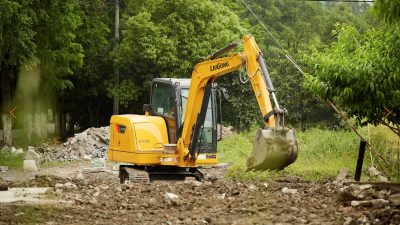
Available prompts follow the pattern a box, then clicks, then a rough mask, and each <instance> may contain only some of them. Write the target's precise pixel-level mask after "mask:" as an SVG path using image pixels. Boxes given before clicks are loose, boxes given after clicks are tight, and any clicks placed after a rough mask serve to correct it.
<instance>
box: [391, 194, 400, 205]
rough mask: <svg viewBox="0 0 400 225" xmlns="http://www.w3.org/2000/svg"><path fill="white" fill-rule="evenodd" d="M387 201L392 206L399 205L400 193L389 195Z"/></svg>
mask: <svg viewBox="0 0 400 225" xmlns="http://www.w3.org/2000/svg"><path fill="white" fill-rule="evenodd" d="M389 202H390V203H391V204H392V205H394V206H399V205H400V193H396V194H392V195H390V196H389Z"/></svg>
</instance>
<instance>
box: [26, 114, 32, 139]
mask: <svg viewBox="0 0 400 225" xmlns="http://www.w3.org/2000/svg"><path fill="white" fill-rule="evenodd" d="M25 113H26V116H25V126H26V127H25V129H26V138H27V140H28V143H32V140H33V137H32V135H33V121H32V111H29V112H28V111H26V112H25Z"/></svg>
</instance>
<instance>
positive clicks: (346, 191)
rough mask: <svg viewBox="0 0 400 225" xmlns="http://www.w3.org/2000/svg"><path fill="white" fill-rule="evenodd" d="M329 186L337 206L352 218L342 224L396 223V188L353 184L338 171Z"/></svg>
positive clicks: (399, 204)
mask: <svg viewBox="0 0 400 225" xmlns="http://www.w3.org/2000/svg"><path fill="white" fill-rule="evenodd" d="M370 170H371V169H369V171H370ZM331 184H333V185H334V186H335V188H336V192H337V193H338V200H339V202H341V203H342V204H343V206H345V207H346V208H348V209H347V211H349V212H353V213H352V214H353V215H354V216H355V217H356V218H354V217H347V218H346V222H345V223H344V224H369V223H371V222H372V223H374V224H396V223H397V222H399V221H400V187H399V186H398V185H395V184H391V183H386V182H355V181H354V180H353V178H352V177H351V176H350V174H349V172H348V171H347V170H342V171H340V173H339V175H338V176H337V178H336V180H335V181H333V182H332V183H331Z"/></svg>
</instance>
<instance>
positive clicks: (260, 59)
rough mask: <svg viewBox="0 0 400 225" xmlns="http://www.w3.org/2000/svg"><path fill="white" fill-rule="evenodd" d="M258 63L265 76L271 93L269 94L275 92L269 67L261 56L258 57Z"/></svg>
mask: <svg viewBox="0 0 400 225" xmlns="http://www.w3.org/2000/svg"><path fill="white" fill-rule="evenodd" d="M257 61H258V64H260V67H261V72H262V73H263V75H264V78H265V82H266V84H267V88H268V92H269V93H272V92H274V91H275V89H274V86H273V85H272V81H271V77H270V76H269V72H268V69H267V67H266V66H265V65H266V64H265V61H264V58H263V57H262V55H261V54H260V55H258V57H257Z"/></svg>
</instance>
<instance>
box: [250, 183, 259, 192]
mask: <svg viewBox="0 0 400 225" xmlns="http://www.w3.org/2000/svg"><path fill="white" fill-rule="evenodd" d="M249 190H252V191H257V190H258V187H257V186H256V185H254V184H250V185H249Z"/></svg>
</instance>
